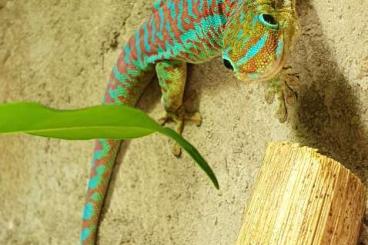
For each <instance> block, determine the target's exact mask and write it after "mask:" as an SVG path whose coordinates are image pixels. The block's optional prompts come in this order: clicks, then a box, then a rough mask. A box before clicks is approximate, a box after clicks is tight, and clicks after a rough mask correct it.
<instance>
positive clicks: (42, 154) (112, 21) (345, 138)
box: [0, 0, 368, 245]
mask: <svg viewBox="0 0 368 245" xmlns="http://www.w3.org/2000/svg"><path fill="white" fill-rule="evenodd" d="M151 2H152V1H147V0H139V1H133V0H101V1H88V0H80V1H67V0H27V1H26V0H23V1H22V0H13V1H11V0H0V102H8V101H19V100H32V101H39V102H42V103H44V104H47V105H49V106H53V107H57V108H77V107H84V106H89V105H95V104H98V103H99V102H100V101H101V96H102V94H103V91H104V86H105V85H106V82H105V81H106V78H107V77H108V75H109V72H110V67H111V65H112V64H113V62H114V60H115V59H116V57H117V54H118V50H117V49H116V48H115V47H116V44H118V46H120V45H121V44H122V43H123V40H124V38H126V37H127V35H128V33H130V32H131V31H132V30H134V28H135V27H137V26H138V25H139V23H141V22H142V20H143V19H144V17H145V16H147V15H148V13H149V10H150V5H151ZM299 2H300V4H299V6H298V9H299V14H300V17H301V27H302V28H301V36H300V38H299V41H298V43H297V45H296V47H295V50H294V53H293V55H292V58H291V59H290V61H289V63H290V64H292V65H293V67H294V69H295V71H296V72H298V73H299V74H300V78H301V83H302V89H301V93H300V95H299V101H298V105H299V106H297V108H296V109H295V111H294V113H293V116H292V117H291V118H290V120H289V122H288V123H285V124H280V123H279V122H278V121H277V119H276V118H275V117H274V116H273V115H274V113H275V111H276V107H277V106H276V104H273V105H268V104H267V103H266V102H265V100H264V91H263V87H262V86H261V85H260V84H258V83H252V84H245V83H242V82H240V81H237V80H236V79H235V78H234V77H233V75H232V74H231V73H230V72H228V71H227V70H226V68H225V67H223V65H222V62H221V60H220V59H215V60H213V61H212V62H209V63H206V64H202V65H197V66H193V67H192V68H191V72H190V76H189V87H188V91H189V93H188V94H190V93H193V92H196V93H197V97H198V101H199V102H198V107H199V110H200V111H201V113H202V115H203V118H204V122H203V125H202V126H201V127H200V128H197V127H195V126H188V127H187V128H186V129H185V132H184V136H185V137H186V138H187V139H189V140H190V141H191V142H192V143H193V144H194V145H195V146H196V147H198V149H199V150H200V152H201V153H202V154H203V155H204V156H205V158H206V159H207V160H208V162H209V163H210V164H211V166H212V167H213V168H214V170H215V172H216V174H217V176H218V178H219V181H220V185H221V190H220V191H216V190H215V189H214V188H213V187H212V185H211V184H210V183H209V181H208V179H207V178H206V176H205V175H204V174H203V173H202V172H201V171H199V169H198V168H197V167H196V166H195V165H194V164H193V161H192V160H191V159H190V158H189V157H188V156H187V155H184V156H183V157H182V158H181V159H176V158H175V157H173V156H172V155H171V153H170V151H169V149H168V147H167V139H166V138H163V137H161V136H158V135H154V136H150V137H146V138H143V139H139V140H134V141H132V142H130V143H129V144H126V145H125V148H124V150H123V151H122V154H121V157H120V158H119V163H118V168H117V169H116V174H115V176H114V180H113V184H112V188H111V191H110V194H109V196H108V202H107V205H106V209H105V212H104V215H103V220H102V224H101V229H100V238H101V240H100V241H101V242H100V244H145V245H148V244H152V245H153V244H178V245H181V244H183V245H184V244H196V245H203V244H206V245H218V244H221V245H227V244H233V243H234V241H235V240H236V237H237V233H238V231H239V229H240V225H241V217H242V212H243V206H244V203H245V201H246V199H247V197H248V196H249V190H250V188H251V187H252V184H253V183H254V178H255V176H256V174H257V172H258V170H259V168H260V163H261V160H262V156H263V153H264V150H265V147H266V145H267V142H270V141H275V140H289V141H294V142H301V143H304V144H307V145H309V146H313V147H317V148H319V149H321V151H322V152H323V153H326V154H327V155H329V156H332V157H333V158H335V159H336V160H339V161H341V162H344V163H345V164H346V166H347V167H349V168H350V169H352V170H353V171H354V172H355V173H357V174H358V175H359V176H360V177H362V179H363V181H364V182H365V183H367V174H368V171H367V170H366V167H367V165H368V132H367V128H368V48H367V47H368V21H367V13H366V11H365V10H366V9H368V1H365V0H352V1H343V0H335V1H312V0H310V1H299ZM118 34H120V36H118ZM117 36H118V37H117ZM140 107H141V108H144V109H145V110H146V111H148V112H149V113H150V115H152V116H153V117H154V118H158V117H159V115H160V113H161V112H162V108H161V106H160V103H159V89H158V87H157V85H153V86H151V87H150V88H149V89H148V91H147V93H146V96H145V97H144V99H143V101H142V102H141V103H140ZM224 119H225V120H224ZM0 120H1V118H0ZM92 146H93V142H91V141H89V142H82V141H61V140H51V139H44V138H38V137H30V136H21V135H18V136H7V137H1V138H0V150H1V151H0V152H1V153H0V196H1V199H0V200H1V201H0V244H77V242H78V239H79V229H80V217H81V210H82V206H83V200H84V191H85V186H86V181H87V175H88V171H89V163H88V162H89V159H90V157H91V151H92Z"/></svg>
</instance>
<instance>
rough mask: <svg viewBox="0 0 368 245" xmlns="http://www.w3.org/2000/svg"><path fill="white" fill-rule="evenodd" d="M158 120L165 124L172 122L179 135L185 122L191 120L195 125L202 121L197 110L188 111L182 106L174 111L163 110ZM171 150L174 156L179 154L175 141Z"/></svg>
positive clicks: (179, 149)
mask: <svg viewBox="0 0 368 245" xmlns="http://www.w3.org/2000/svg"><path fill="white" fill-rule="evenodd" d="M158 121H159V123H160V124H161V125H165V124H166V123H168V122H174V123H175V131H176V132H177V133H178V134H180V135H181V134H182V132H183V130H184V125H185V123H186V122H192V123H194V124H195V125H196V126H200V125H201V123H202V117H201V114H200V113H199V112H195V113H188V112H187V111H186V110H185V108H184V107H183V106H182V107H180V108H179V109H178V110H177V111H176V112H165V115H164V116H163V117H161V118H160V119H159V120H158ZM172 152H173V154H174V155H175V156H176V157H179V156H180V155H181V148H180V146H179V145H178V144H177V143H173V146H172Z"/></svg>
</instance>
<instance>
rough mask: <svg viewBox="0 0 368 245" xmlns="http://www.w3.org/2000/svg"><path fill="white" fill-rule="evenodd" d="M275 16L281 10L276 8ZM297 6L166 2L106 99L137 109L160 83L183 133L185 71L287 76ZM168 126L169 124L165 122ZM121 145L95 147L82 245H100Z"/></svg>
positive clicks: (141, 33)
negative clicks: (208, 65) (209, 66)
mask: <svg viewBox="0 0 368 245" xmlns="http://www.w3.org/2000/svg"><path fill="white" fill-rule="evenodd" d="M274 6H275V7H276V8H275V7H274ZM294 8H295V7H294V2H286V1H285V2H281V3H280V2H276V3H275V2H273V1H271V0H167V1H158V2H156V3H155V4H154V7H153V11H152V15H151V16H150V17H149V18H148V19H147V21H145V22H144V23H143V24H142V25H141V27H140V28H139V29H138V30H137V31H136V33H135V34H134V35H133V36H132V37H131V38H130V39H129V41H128V42H127V43H126V45H125V46H123V48H122V51H121V53H120V55H119V58H118V60H117V62H116V64H115V65H114V67H113V69H112V73H111V76H110V79H109V81H108V86H107V89H106V93H105V96H104V99H103V103H106V104H111V103H115V104H127V105H135V103H136V102H137V101H138V99H139V97H140V96H141V94H142V91H143V90H144V88H145V87H146V86H147V84H148V83H149V82H150V81H151V80H152V78H153V77H154V76H155V75H157V77H158V79H159V84H160V87H161V90H162V103H163V106H164V108H165V110H166V112H167V115H168V116H167V118H166V119H170V118H171V119H173V120H175V121H176V122H177V123H178V124H179V125H180V126H179V127H178V131H181V130H182V127H183V126H182V125H183V123H184V121H185V120H186V119H187V117H186V116H185V112H184V110H183V108H182V102H183V101H182V100H183V93H184V87H185V81H186V63H202V62H205V61H208V60H210V59H212V58H214V57H216V56H219V55H221V54H222V57H223V59H224V62H225V66H226V67H228V68H230V69H232V70H234V73H235V75H236V77H237V78H239V79H241V80H254V79H256V80H264V79H270V78H273V77H275V75H277V74H278V72H279V71H280V70H281V68H282V66H283V64H284V61H285V57H286V54H287V52H288V50H289V48H290V46H291V43H292V39H293V37H294V33H295V32H296V30H297V24H296V15H295V9H294ZM164 121H165V120H164ZM119 146H120V141H116V140H107V139H100V140H97V142H96V146H95V151H94V155H93V160H92V166H91V172H90V179H89V184H88V190H87V196H86V202H85V207H84V212H83V227H82V232H81V243H82V244H95V243H96V235H97V226H98V222H99V217H100V213H101V209H102V205H103V202H104V197H105V194H106V191H107V189H108V185H109V181H110V177H111V173H112V170H113V167H114V162H115V157H116V154H117V152H118V149H119Z"/></svg>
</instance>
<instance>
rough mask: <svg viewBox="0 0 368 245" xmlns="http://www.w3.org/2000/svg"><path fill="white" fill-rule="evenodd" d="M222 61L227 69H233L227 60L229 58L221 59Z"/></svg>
mask: <svg viewBox="0 0 368 245" xmlns="http://www.w3.org/2000/svg"><path fill="white" fill-rule="evenodd" d="M223 61H224V66H225V67H226V68H227V69H229V70H232V71H233V70H234V67H233V65H232V64H231V62H230V61H229V60H227V59H223Z"/></svg>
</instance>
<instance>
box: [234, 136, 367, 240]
mask: <svg viewBox="0 0 368 245" xmlns="http://www.w3.org/2000/svg"><path fill="white" fill-rule="evenodd" d="M364 210H365V188H364V186H363V184H362V182H361V181H360V180H359V179H358V178H357V177H356V176H355V175H353V174H352V173H351V172H350V171H349V170H348V169H346V168H345V167H344V166H342V165H341V164H340V163H338V162H337V161H335V160H333V159H331V158H328V157H326V156H323V155H321V154H319V153H318V152H317V150H315V149H311V148H308V147H300V146H299V145H298V144H290V143H271V144H270V145H269V146H268V149H267V151H266V155H265V158H264V160H263V166H262V167H261V169H260V173H259V175H258V177H257V180H256V183H255V185H254V188H253V193H252V195H251V197H250V199H249V200H248V205H247V207H246V209H245V213H244V219H243V225H242V228H241V231H240V234H239V237H238V240H237V243H236V244H237V245H245V244H252V245H255V244H259V245H276V244H280V245H285V244H292V245H294V244H303V245H304V244H308V245H309V244H313V245H314V244H323V245H324V244H333V245H340V244H341V245H350V244H357V241H358V238H359V232H360V227H361V223H362V218H363V215H364Z"/></svg>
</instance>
